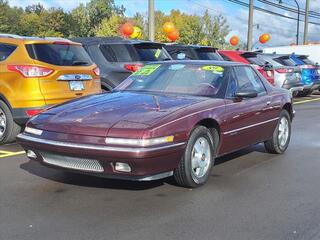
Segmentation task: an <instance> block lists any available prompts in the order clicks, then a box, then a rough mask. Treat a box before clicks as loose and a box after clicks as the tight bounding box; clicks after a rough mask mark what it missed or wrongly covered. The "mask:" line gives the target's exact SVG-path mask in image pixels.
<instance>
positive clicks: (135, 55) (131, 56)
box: [100, 44, 170, 62]
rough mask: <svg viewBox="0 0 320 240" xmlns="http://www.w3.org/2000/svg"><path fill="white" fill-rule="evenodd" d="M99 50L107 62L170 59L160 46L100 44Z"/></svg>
mask: <svg viewBox="0 0 320 240" xmlns="http://www.w3.org/2000/svg"><path fill="white" fill-rule="evenodd" d="M100 50H101V52H102V54H103V56H104V57H105V58H106V59H107V60H108V61H109V62H137V61H142V62H151V61H162V60H165V59H168V58H170V56H169V55H168V53H167V52H166V50H164V49H163V48H162V45H160V44H101V45H100Z"/></svg>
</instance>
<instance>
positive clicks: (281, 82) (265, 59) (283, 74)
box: [247, 52, 304, 95]
mask: <svg viewBox="0 0 320 240" xmlns="http://www.w3.org/2000/svg"><path fill="white" fill-rule="evenodd" d="M278 57H281V56H279V55H275V54H266V53H260V52H256V55H255V56H247V60H248V61H249V62H250V63H252V64H258V65H260V66H267V65H268V66H269V67H270V68H271V69H273V73H274V85H275V86H277V87H282V88H285V89H288V90H290V91H291V92H292V93H293V94H294V95H297V94H300V93H301V92H302V91H303V90H304V83H303V82H302V80H301V69H300V68H299V67H296V66H285V65H283V64H281V63H280V62H277V61H275V60H274V58H275V59H277V58H278Z"/></svg>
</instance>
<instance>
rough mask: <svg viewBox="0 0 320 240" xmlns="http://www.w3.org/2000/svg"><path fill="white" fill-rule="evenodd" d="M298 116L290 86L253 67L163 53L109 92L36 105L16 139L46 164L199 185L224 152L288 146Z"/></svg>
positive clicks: (275, 149)
mask: <svg viewBox="0 0 320 240" xmlns="http://www.w3.org/2000/svg"><path fill="white" fill-rule="evenodd" d="M293 116H294V113H293V107H292V98H291V94H290V92H289V91H287V90H285V89H281V88H275V87H273V86H272V85H271V84H270V83H268V81H267V80H265V78H263V77H262V76H261V75H260V74H258V72H257V71H256V70H255V69H254V68H253V67H251V66H249V65H244V64H240V63H234V62H221V61H181V60H180V61H166V62H159V63H152V64H148V65H145V66H144V67H142V68H141V69H140V70H138V71H136V72H135V73H134V74H132V75H131V76H130V77H129V78H128V79H127V80H125V81H124V82H123V83H122V84H120V85H119V86H118V87H117V88H116V89H115V90H114V91H113V92H112V93H110V94H100V95H94V96H89V97H85V98H82V99H79V100H78V101H73V102H69V103H66V104H64V105H60V106H56V107H53V108H51V109H49V110H48V111H46V112H42V113H40V114H39V115H38V116H36V117H35V118H32V120H31V121H29V122H28V125H27V127H26V128H25V131H24V133H22V134H20V135H19V136H18V138H17V139H18V143H19V144H21V145H22V146H23V148H24V149H25V150H26V152H27V156H28V157H29V158H30V159H32V160H36V161H38V162H40V163H42V164H44V165H46V166H49V167H54V168H61V169H65V170H70V171H76V172H78V173H85V174H93V175H97V176H103V177H109V178H118V179H130V180H139V181H150V180H156V179H160V178H164V177H168V176H171V175H173V176H174V178H175V180H176V181H177V183H178V184H180V185H181V186H184V187H189V188H190V187H191V188H193V187H198V186H201V185H203V184H204V183H206V181H207V180H208V178H209V176H210V175H211V169H212V167H213V166H214V160H215V158H216V157H218V156H222V155H225V154H227V153H230V152H233V151H236V150H239V149H241V148H244V147H247V146H250V145H253V144H256V143H260V142H264V144H265V147H266V150H267V151H268V152H271V153H278V154H281V153H283V152H284V151H285V150H286V149H287V147H288V145H289V142H290V135H291V127H290V126H291V121H292V119H293Z"/></svg>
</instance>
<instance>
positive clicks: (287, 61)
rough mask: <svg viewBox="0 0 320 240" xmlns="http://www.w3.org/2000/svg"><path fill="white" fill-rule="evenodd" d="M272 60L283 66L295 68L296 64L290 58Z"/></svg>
mask: <svg viewBox="0 0 320 240" xmlns="http://www.w3.org/2000/svg"><path fill="white" fill-rule="evenodd" d="M274 60H275V61H276V62H278V63H280V64H282V65H284V66H296V63H295V62H294V61H293V60H292V59H290V58H274Z"/></svg>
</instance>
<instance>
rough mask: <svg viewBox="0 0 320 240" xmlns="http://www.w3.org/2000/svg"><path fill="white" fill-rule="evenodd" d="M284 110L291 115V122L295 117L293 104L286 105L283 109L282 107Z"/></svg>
mask: <svg viewBox="0 0 320 240" xmlns="http://www.w3.org/2000/svg"><path fill="white" fill-rule="evenodd" d="M282 109H283V110H286V111H288V113H289V115H290V118H291V120H292V119H293V117H294V113H293V106H292V103H286V104H284V105H283V107H282Z"/></svg>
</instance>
